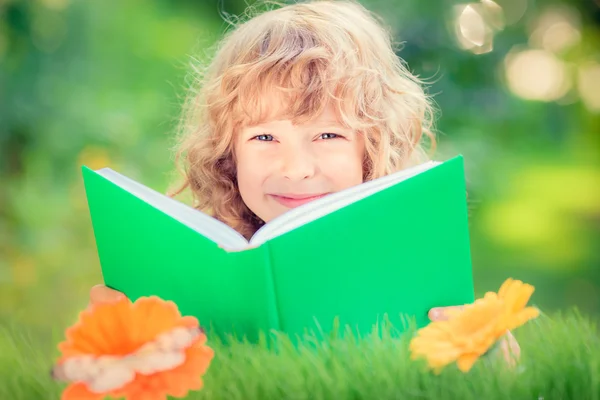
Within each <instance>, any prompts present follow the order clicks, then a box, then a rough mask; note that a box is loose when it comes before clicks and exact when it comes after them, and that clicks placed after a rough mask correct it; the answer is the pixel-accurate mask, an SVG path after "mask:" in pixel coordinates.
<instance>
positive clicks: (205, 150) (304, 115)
mask: <svg viewBox="0 0 600 400" xmlns="http://www.w3.org/2000/svg"><path fill="white" fill-rule="evenodd" d="M194 71H195V74H196V75H195V76H194V84H193V85H192V87H191V88H190V93H189V96H188V98H187V100H186V102H185V104H184V112H183V116H182V119H181V125H180V136H179V138H180V140H179V141H178V145H177V148H176V160H175V161H176V165H177V166H178V170H179V171H180V173H181V174H182V176H183V182H182V183H180V184H179V185H177V186H176V187H174V189H173V190H171V191H170V193H169V195H171V196H175V195H178V194H179V193H181V192H182V191H184V190H185V189H186V188H189V189H190V190H191V192H192V195H193V199H194V204H193V206H194V207H195V208H196V209H199V210H201V211H204V212H208V213H209V214H211V215H212V216H214V217H215V218H217V219H218V220H220V221H223V222H224V223H226V224H227V225H229V226H231V227H232V228H234V229H236V230H237V231H238V232H240V233H241V234H242V235H244V236H245V237H246V238H250V237H251V236H252V235H253V234H254V233H255V232H256V230H257V229H258V228H259V227H260V226H261V225H262V224H263V221H261V220H260V219H259V218H258V217H257V216H256V215H255V214H254V213H253V212H252V211H251V210H250V209H249V208H248V207H247V206H246V205H245V204H244V202H243V201H242V198H241V196H240V193H239V191H238V186H237V180H236V168H235V154H234V152H233V144H234V141H235V137H236V132H238V131H239V130H240V128H241V127H244V126H249V125H254V124H257V123H260V122H264V120H265V119H266V118H269V111H270V110H268V109H267V107H266V106H265V103H266V102H263V101H262V100H263V99H264V97H265V96H267V95H269V96H271V95H281V96H284V98H285V99H286V105H287V107H286V115H285V117H287V118H290V119H292V120H293V121H297V122H301V121H304V120H307V119H310V118H313V117H316V116H318V115H319V114H320V113H321V112H322V111H323V110H324V108H325V107H326V105H327V104H333V106H334V108H335V110H336V112H337V115H338V118H339V119H340V122H341V123H342V124H345V125H346V126H347V127H349V128H351V129H353V130H355V131H356V132H360V133H361V134H363V135H364V136H365V139H366V140H365V160H364V180H371V179H374V178H378V177H381V176H383V175H386V174H389V173H392V172H395V171H398V170H400V169H403V168H406V167H408V166H411V165H415V164H417V163H420V162H423V161H426V160H427V159H428V151H426V150H425V148H426V146H425V145H424V142H425V140H426V139H427V138H429V143H430V144H431V145H435V136H434V134H433V131H432V124H433V108H432V104H431V102H430V99H429V97H428V96H427V95H426V94H425V92H424V90H423V87H422V86H423V85H422V83H423V82H422V81H421V80H419V79H418V78H417V77H415V76H414V75H412V74H411V73H410V72H409V71H408V69H407V68H406V67H405V65H404V63H403V61H402V60H401V59H399V58H398V56H397V55H396V53H395V51H394V48H393V42H392V40H391V35H390V33H389V32H388V31H387V30H386V29H385V28H384V24H382V23H381V22H380V21H379V19H378V18H377V17H376V16H374V15H373V14H372V13H370V12H369V11H367V10H366V9H365V8H364V7H363V6H361V5H360V4H358V3H356V2H354V1H323V0H321V1H311V2H305V3H297V4H292V5H287V6H282V7H279V8H275V9H271V10H269V11H266V12H263V13H259V14H258V15H256V16H253V17H252V18H250V19H248V20H246V21H244V22H240V23H238V24H235V29H233V30H231V31H230V32H228V33H227V34H226V35H225V37H224V39H223V40H222V41H221V42H220V45H219V46H218V48H217V51H216V54H215V55H214V58H213V60H212V62H211V63H209V64H208V66H207V68H205V69H204V71H202V69H201V68H199V67H196V68H194ZM431 148H433V146H431Z"/></svg>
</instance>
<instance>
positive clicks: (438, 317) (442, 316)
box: [428, 306, 464, 321]
mask: <svg viewBox="0 0 600 400" xmlns="http://www.w3.org/2000/svg"><path fill="white" fill-rule="evenodd" d="M463 308H464V306H449V307H434V308H432V309H431V310H429V313H428V316H429V319H430V320H432V321H446V320H447V319H448V318H449V314H450V313H452V312H453V311H460V310H462V309H463Z"/></svg>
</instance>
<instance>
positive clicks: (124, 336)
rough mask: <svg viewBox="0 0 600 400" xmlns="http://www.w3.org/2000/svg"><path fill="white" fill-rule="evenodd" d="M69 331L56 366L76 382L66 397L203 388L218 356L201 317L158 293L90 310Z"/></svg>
mask: <svg viewBox="0 0 600 400" xmlns="http://www.w3.org/2000/svg"><path fill="white" fill-rule="evenodd" d="M66 337H67V338H66V341H64V342H62V343H60V344H59V346H58V347H59V350H60V351H61V353H62V356H61V357H60V358H59V360H58V361H57V364H56V365H55V367H54V369H53V371H52V372H53V376H54V377H55V378H56V379H58V380H62V381H67V382H70V383H71V384H70V385H69V386H68V387H67V388H66V389H65V390H64V392H63V394H62V397H61V399H62V400H75V399H77V400H101V399H104V398H106V397H107V396H111V397H114V398H122V397H125V398H126V399H129V400H158V399H161V400H162V399H166V398H167V396H168V395H169V396H174V397H183V396H185V395H186V394H187V393H188V391H189V390H199V389H201V388H202V385H203V382H202V376H203V375H204V373H205V372H206V370H207V369H208V366H209V365H210V362H211V361H212V358H213V356H214V352H213V350H212V349H211V348H210V347H208V346H207V345H206V336H205V335H204V333H203V331H202V330H201V328H200V327H199V325H198V321H197V320H196V318H194V317H182V316H181V315H180V313H179V311H178V309H177V306H176V305H175V304H174V303H173V302H170V301H163V300H161V299H159V298H158V297H154V296H153V297H142V298H140V299H139V300H137V301H136V302H135V303H132V302H130V301H129V300H128V299H126V298H125V299H123V300H121V301H118V302H116V303H111V304H103V305H99V306H95V307H94V308H92V309H90V310H86V311H84V312H82V313H81V314H80V320H79V322H78V323H77V324H76V325H74V326H72V327H71V328H69V329H67V331H66Z"/></svg>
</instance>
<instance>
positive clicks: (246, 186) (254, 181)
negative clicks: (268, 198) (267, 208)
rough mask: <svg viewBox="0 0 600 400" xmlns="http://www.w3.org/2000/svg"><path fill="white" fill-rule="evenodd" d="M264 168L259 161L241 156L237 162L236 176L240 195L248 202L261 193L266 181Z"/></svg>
mask: <svg viewBox="0 0 600 400" xmlns="http://www.w3.org/2000/svg"><path fill="white" fill-rule="evenodd" d="M264 174H265V172H264V168H262V166H261V162H260V160H259V159H254V158H252V157H247V156H246V155H241V157H239V158H238V160H237V165H236V175H237V182H238V187H239V190H240V194H241V196H242V199H244V201H248V200H249V199H251V198H252V197H255V196H256V194H257V193H259V192H260V189H261V186H262V182H263V180H264Z"/></svg>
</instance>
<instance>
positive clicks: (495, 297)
mask: <svg viewBox="0 0 600 400" xmlns="http://www.w3.org/2000/svg"><path fill="white" fill-rule="evenodd" d="M533 291H534V287H533V286H531V285H528V284H524V283H523V282H521V281H515V280H513V279H507V280H506V281H505V282H504V283H503V284H502V286H501V287H500V290H499V292H498V294H496V293H493V292H488V293H486V294H485V296H484V297H483V298H482V299H478V300H476V301H475V303H473V304H470V305H467V306H465V307H464V309H463V310H460V311H454V312H452V313H451V314H450V318H449V319H448V320H446V321H436V322H432V323H431V324H429V325H428V326H426V327H425V328H422V329H420V330H419V331H418V332H417V336H416V337H414V338H413V339H412V340H411V343H410V350H411V353H412V355H411V358H412V359H413V360H414V359H417V358H421V357H423V358H425V359H426V360H427V362H428V365H429V367H430V368H432V369H433V370H434V371H435V373H439V372H440V370H441V369H442V368H443V367H445V366H446V365H448V364H450V363H452V362H454V361H456V363H457V366H458V368H459V369H460V370H461V371H463V372H468V371H469V370H470V369H471V367H472V366H473V364H475V362H476V361H477V359H478V358H479V357H481V356H482V355H483V354H485V353H486V352H487V351H488V350H489V349H490V347H492V346H493V345H494V344H495V343H496V341H497V340H498V339H500V338H501V337H503V336H504V335H505V334H506V333H507V332H508V331H509V330H511V329H515V328H517V327H519V326H521V325H523V324H524V323H526V322H527V321H529V320H530V319H533V318H536V317H537V316H538V315H539V310H537V309H536V308H534V307H525V306H526V305H527V302H528V301H529V298H530V297H531V295H532V294H533Z"/></svg>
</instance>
